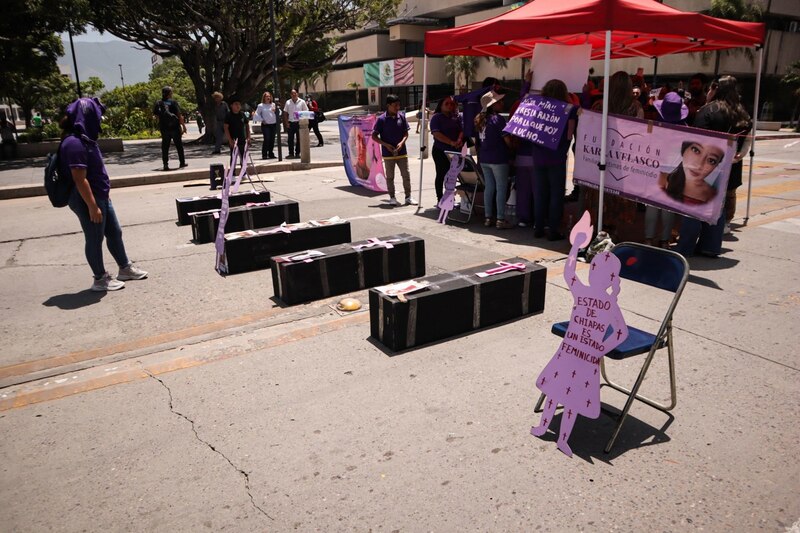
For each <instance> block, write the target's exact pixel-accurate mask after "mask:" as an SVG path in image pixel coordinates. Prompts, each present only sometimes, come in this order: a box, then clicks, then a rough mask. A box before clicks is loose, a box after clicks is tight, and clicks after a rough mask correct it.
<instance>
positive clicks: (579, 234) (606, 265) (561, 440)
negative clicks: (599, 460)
mask: <svg viewBox="0 0 800 533" xmlns="http://www.w3.org/2000/svg"><path fill="white" fill-rule="evenodd" d="M592 230H593V228H592V223H591V217H590V216H589V212H588V211H586V212H584V214H583V217H581V219H580V221H578V223H577V224H576V225H575V227H574V228H573V230H572V233H571V234H570V237H569V238H570V242H571V243H572V249H571V250H570V252H569V256H568V258H567V264H566V266H565V267H564V280H565V281H566V282H567V287H568V288H569V290H570V292H571V293H572V298H573V305H572V316H570V319H569V325H568V326H567V332H566V335H564V340H563V341H562V342H561V345H559V347H558V350H556V353H555V355H553V357H552V358H551V359H550V362H549V363H547V366H545V367H544V370H542V373H541V374H539V377H538V378H536V387H537V388H539V390H541V391H542V392H543V393H544V394H545V395H546V396H547V400H546V401H545V403H544V411H543V412H542V418H541V420H540V422H539V425H538V426H534V427H532V428H531V435H533V436H535V437H541V436H542V435H544V434H545V432H546V431H547V428H548V427H549V426H550V423H551V422H552V421H553V415H554V414H555V411H556V407H558V405H559V404H561V405H563V406H564V413H563V415H562V417H561V427H560V428H559V430H558V439H557V446H558V449H559V450H561V451H562V452H564V453H565V454H566V455H568V456H570V457H572V449H571V448H570V447H569V445H568V444H567V441H568V440H569V436H570V433H572V428H573V426H574V424H575V419H576V418H577V417H578V415H583V416H586V417H588V418H597V417H598V416H600V359H601V358H602V357H603V356H604V355H605V354H607V353H609V352H610V351H612V350H613V349H614V348H616V347H617V346H619V345H620V344H622V343H623V342H624V341H625V339H626V338H627V337H628V327H627V326H626V325H625V320H624V319H623V317H622V312H621V311H620V309H619V305H617V295H618V294H619V290H620V285H619V283H620V278H619V270H620V267H621V264H620V262H619V259H618V258H617V256H615V255H614V254H612V253H611V252H603V253H601V254H597V255H596V256H595V257H594V259H593V260H592V263H591V266H590V267H589V284H588V285H586V284H584V283H583V282H582V281H581V280H580V279H579V278H578V276H577V274H576V272H575V265H576V263H577V258H578V250H579V249H581V248H583V247H585V246H586V245H587V244H589V241H590V240H591V238H592ZM609 289H611V290H610V291H609Z"/></svg>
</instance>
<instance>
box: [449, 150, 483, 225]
mask: <svg viewBox="0 0 800 533" xmlns="http://www.w3.org/2000/svg"><path fill="white" fill-rule="evenodd" d="M445 155H447V159H448V160H449V161H450V162H451V163H452V161H453V158H463V159H464V168H462V169H461V172H460V173H459V174H458V182H457V183H456V194H459V195H460V196H461V202H460V204H459V207H458V208H456V209H453V210H452V211H450V213H449V214H448V215H447V220H452V221H454V222H458V223H460V224H467V223H468V222H469V221H470V219H471V218H472V212H473V211H474V210H475V200H476V198H477V196H478V192H480V191H483V188H484V182H483V172H481V167H480V166H479V165H478V163H477V162H476V161H475V159H473V157H472V156H471V155H469V154H467V155H466V156H462V155H461V152H445ZM465 201H466V202H467V204H468V207H467V209H466V212H465V211H464V210H463V209H462V206H463V204H464V202H465ZM480 208H481V209H483V205H482V204H481V205H480Z"/></svg>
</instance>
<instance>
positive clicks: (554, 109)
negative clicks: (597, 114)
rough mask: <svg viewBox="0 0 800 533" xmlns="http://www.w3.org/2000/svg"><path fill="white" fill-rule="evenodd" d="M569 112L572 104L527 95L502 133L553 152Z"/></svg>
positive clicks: (561, 134) (559, 139)
mask: <svg viewBox="0 0 800 533" xmlns="http://www.w3.org/2000/svg"><path fill="white" fill-rule="evenodd" d="M571 111H572V104H568V103H566V102H562V101H561V100H555V99H553V98H548V97H546V96H540V95H537V94H529V95H528V96H526V97H525V99H524V100H522V101H521V102H520V103H519V107H518V108H517V110H516V111H515V112H514V114H513V115H512V116H511V118H510V119H508V124H507V125H506V127H505V129H504V130H503V131H504V132H506V133H510V134H511V135H513V136H515V137H519V138H520V139H524V140H526V141H530V142H532V143H536V144H539V145H541V146H544V147H545V148H549V149H550V150H555V149H556V148H558V145H559V143H560V142H561V138H562V137H563V136H564V131H565V130H566V129H567V121H568V120H569V114H570V112H571Z"/></svg>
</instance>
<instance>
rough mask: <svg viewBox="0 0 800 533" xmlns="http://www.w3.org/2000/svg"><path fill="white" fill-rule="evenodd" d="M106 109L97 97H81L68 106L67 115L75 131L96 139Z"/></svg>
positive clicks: (93, 139)
mask: <svg viewBox="0 0 800 533" xmlns="http://www.w3.org/2000/svg"><path fill="white" fill-rule="evenodd" d="M105 110H106V108H105V106H104V105H103V104H101V103H100V100H98V99H97V98H79V99H77V100H75V101H74V102H72V103H71V104H69V106H67V117H68V119H69V121H70V123H72V129H73V131H74V132H75V133H78V134H80V135H85V136H86V137H88V138H89V139H91V140H92V141H96V140H97V137H98V136H99V135H100V123H101V121H102V117H103V113H104V112H105Z"/></svg>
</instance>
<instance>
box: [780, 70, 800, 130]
mask: <svg viewBox="0 0 800 533" xmlns="http://www.w3.org/2000/svg"><path fill="white" fill-rule="evenodd" d="M781 83H783V84H785V85H789V86H790V87H793V88H794V91H792V94H793V95H794V98H795V103H794V109H793V110H792V116H791V117H789V127H790V128H791V127H792V125H793V124H794V120H795V117H797V112H798V111H800V60H798V61H795V62H794V63H792V64H791V65H789V66H788V67H787V68H786V74H784V76H783V77H782V78H781ZM796 130H797V131H800V121H798V124H797V128H796Z"/></svg>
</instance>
